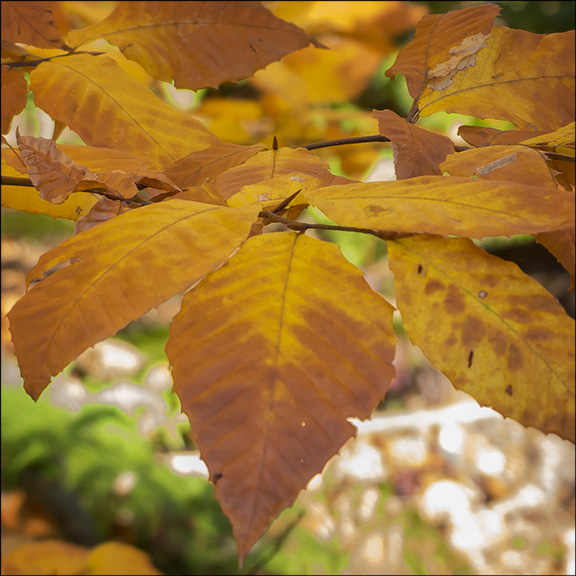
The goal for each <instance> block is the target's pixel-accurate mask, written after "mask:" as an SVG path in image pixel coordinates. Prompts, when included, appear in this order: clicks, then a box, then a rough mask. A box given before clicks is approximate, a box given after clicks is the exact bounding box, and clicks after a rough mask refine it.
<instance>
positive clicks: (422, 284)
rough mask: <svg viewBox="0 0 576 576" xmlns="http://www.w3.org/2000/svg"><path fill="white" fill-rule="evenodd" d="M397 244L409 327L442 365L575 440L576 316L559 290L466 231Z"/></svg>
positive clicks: (525, 418) (393, 247)
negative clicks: (565, 306) (548, 287)
mask: <svg viewBox="0 0 576 576" xmlns="http://www.w3.org/2000/svg"><path fill="white" fill-rule="evenodd" d="M388 251H389V258H390V268H391V270H392V272H393V273H394V276H395V278H396V284H395V286H396V298H397V303H398V308H399V310H400V312H401V314H402V320H403V323H404V327H405V328H406V331H407V333H408V336H409V337H410V339H411V340H412V342H413V343H414V344H416V345H417V346H419V347H420V348H421V349H422V351H423V352H424V354H425V355H426V356H427V357H428V359H429V360H430V361H431V362H432V364H433V365H434V366H435V367H436V368H438V370H441V371H442V372H443V373H444V374H445V375H446V376H447V377H448V378H449V379H450V381H451V382H452V384H453V385H454V386H455V387H456V388H460V389H462V390H464V391H466V392H468V393H469V394H472V395H473V396H474V398H476V400H478V402H480V403H481V404H483V405H486V406H492V407H493V408H494V409H496V410H497V411H498V412H500V413H501V414H503V415H504V416H507V417H510V418H514V419H515V420H518V421H519V422H520V423H522V424H523V425H525V426H534V427H536V428H538V429H540V430H542V431H543V432H547V433H551V432H554V433H556V434H558V435H559V436H561V437H562V438H566V439H568V440H571V441H572V442H574V423H575V419H574V320H573V319H572V318H570V317H569V316H568V314H567V313H566V311H565V310H564V309H563V308H562V306H560V304H558V302H557V301H556V299H555V298H554V297H553V296H552V294H550V293H549V292H548V291H547V290H545V289H544V288H543V287H542V286H541V285H540V284H539V283H538V282H536V281H535V280H533V279H532V278H530V277H528V276H526V275H525V274H524V273H523V272H522V271H521V270H520V269H519V268H518V266H516V264H514V263H511V262H505V261H504V260H501V259H500V258H497V257H495V256H492V255H490V254H487V253H486V252H485V251H484V250H482V249H481V248H479V247H478V246H476V245H475V244H474V243H473V242H472V241H471V240H468V239H466V238H450V239H446V238H440V237H437V236H436V237H434V236H424V237H418V238H417V237H412V238H406V239H402V240H398V241H393V242H388ZM439 318H441V320H442V321H441V322H439Z"/></svg>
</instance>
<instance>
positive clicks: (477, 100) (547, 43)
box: [418, 26, 575, 132]
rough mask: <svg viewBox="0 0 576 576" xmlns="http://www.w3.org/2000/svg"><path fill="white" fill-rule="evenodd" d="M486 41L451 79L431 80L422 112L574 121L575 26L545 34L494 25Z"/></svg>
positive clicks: (539, 123) (523, 122) (545, 125)
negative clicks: (446, 82) (447, 81)
mask: <svg viewBox="0 0 576 576" xmlns="http://www.w3.org/2000/svg"><path fill="white" fill-rule="evenodd" d="M486 44H487V46H486V47H485V48H482V49H481V50H480V51H479V52H478V54H477V55H476V62H475V65H473V66H471V67H470V68H468V69H467V70H466V72H465V73H462V72H461V73H457V74H456V75H455V76H454V77H453V79H452V81H451V83H450V84H449V85H441V86H438V85H432V84H430V83H428V84H426V86H425V88H424V91H423V93H422V95H421V96H420V99H419V101H418V106H419V109H420V115H421V116H429V115H430V114H434V113H435V112H439V111H444V112H449V113H450V112H455V113H459V114H472V115H473V116H477V117H478V118H497V119H501V120H508V121H509V122H512V123H514V124H515V125H516V126H518V128H520V129H521V130H537V131H548V132H552V131H553V130H556V129H558V128H560V127H562V126H565V125H566V124H568V123H569V122H573V121H574V112H575V104H574V102H575V99H574V93H575V88H574V45H575V40H574V31H573V30H572V31H570V32H563V33H561V34H547V35H546V34H532V33H531V32H526V31H524V30H512V29H510V28H506V27H504V26H494V28H492V32H491V34H490V37H489V38H488V39H487V40H486ZM550 94H553V95H554V98H550Z"/></svg>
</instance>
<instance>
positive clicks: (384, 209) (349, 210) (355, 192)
mask: <svg viewBox="0 0 576 576" xmlns="http://www.w3.org/2000/svg"><path fill="white" fill-rule="evenodd" d="M305 197H306V198H307V200H308V202H309V203H310V204H312V205H313V206H316V207H317V208H319V209H320V210H321V211H322V212H323V213H324V214H325V215H326V216H327V217H328V218H330V219H331V220H333V221H334V222H336V223H338V224H340V225H341V226H355V227H360V228H369V229H371V230H391V231H396V232H409V233H414V234H422V233H429V234H439V235H442V236H449V235H456V236H466V237H468V238H482V237H484V236H511V235H513V234H535V233H539V232H548V231H551V230H563V229H566V228H570V227H571V226H573V225H574V194H573V193H572V192H568V191H566V190H555V189H554V190H553V189H550V188H542V187H538V186H528V185H525V184H516V183H514V182H509V181H497V180H493V181H483V180H479V179H475V178H464V177H459V176H419V177H417V178H410V179H409V180H401V181H399V182H359V183H353V184H345V185H342V186H328V187H326V188H318V189H316V190H311V191H308V192H306V193H305Z"/></svg>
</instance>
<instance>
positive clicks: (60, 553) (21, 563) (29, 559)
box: [2, 540, 89, 576]
mask: <svg viewBox="0 0 576 576" xmlns="http://www.w3.org/2000/svg"><path fill="white" fill-rule="evenodd" d="M88 554H89V551H88V549H86V548H84V547H83V546H77V545H76V544H71V543H69V542H61V541H59V540H44V541H43V542H30V543H28V544H22V545H21V546H18V547H17V548H14V549H13V550H12V551H10V552H9V553H8V554H6V555H3V556H2V574H3V575H4V576H20V575H22V576H26V575H28V574H38V575H39V576H44V575H45V576H51V575H52V574H62V575H66V574H68V575H70V576H73V575H77V574H83V573H84V569H85V567H86V561H87V559H88Z"/></svg>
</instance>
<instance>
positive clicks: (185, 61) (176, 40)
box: [69, 1, 321, 90]
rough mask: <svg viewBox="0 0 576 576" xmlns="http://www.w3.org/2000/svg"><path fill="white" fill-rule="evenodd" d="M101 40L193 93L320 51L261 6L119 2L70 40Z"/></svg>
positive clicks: (78, 42)
mask: <svg viewBox="0 0 576 576" xmlns="http://www.w3.org/2000/svg"><path fill="white" fill-rule="evenodd" d="M99 38H104V39H105V40H106V41H107V42H109V43H110V44H114V45H115V46H118V47H119V48H120V50H121V51H122V53H123V54H124V56H126V58H130V59H131V60H135V61H136V62H138V63H139V64H140V65H141V66H142V67H143V68H144V69H145V70H146V71H147V72H148V73H149V74H150V75H151V76H154V78H157V79H158V80H164V81H165V82H172V80H174V85H175V86H176V87H177V88H189V89H190V90H198V89H200V88H208V87H212V88H217V87H218V86H219V85H220V84H222V83H223V82H236V81H238V80H241V79H243V78H247V77H249V76H251V75H252V74H253V73H254V72H255V71H256V70H258V69H260V68H264V67H265V66H266V65H268V64H270V63H271V62H274V61H275V60H280V58H282V57H283V56H286V54H289V53H290V52H293V51H294V50H298V49H300V48H305V47H306V46H308V45H309V44H315V45H318V46H321V45H320V44H319V43H318V42H316V41H315V40H313V39H312V38H310V37H309V36H308V35H307V34H306V32H304V30H302V29H301V28H298V27H297V26H294V24H291V23H290V22H285V21H284V20H281V19H280V18H277V17H276V16H274V15H273V14H272V13H271V12H270V11H268V10H267V9H266V8H265V7H264V6H262V5H261V3H260V2H183V1H179V2H174V1H165V2H136V1H134V2H120V4H119V6H118V8H116V10H115V11H114V12H113V13H112V14H111V15H110V16H109V17H108V18H106V19H105V20H103V21H102V22H99V23H98V24H95V25H93V26H86V27H84V28H82V29H81V30H73V31H72V32H71V33H70V36H69V41H70V43H71V45H72V46H74V47H78V46H80V45H82V44H85V43H87V42H92V41H93V40H97V39H99Z"/></svg>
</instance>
